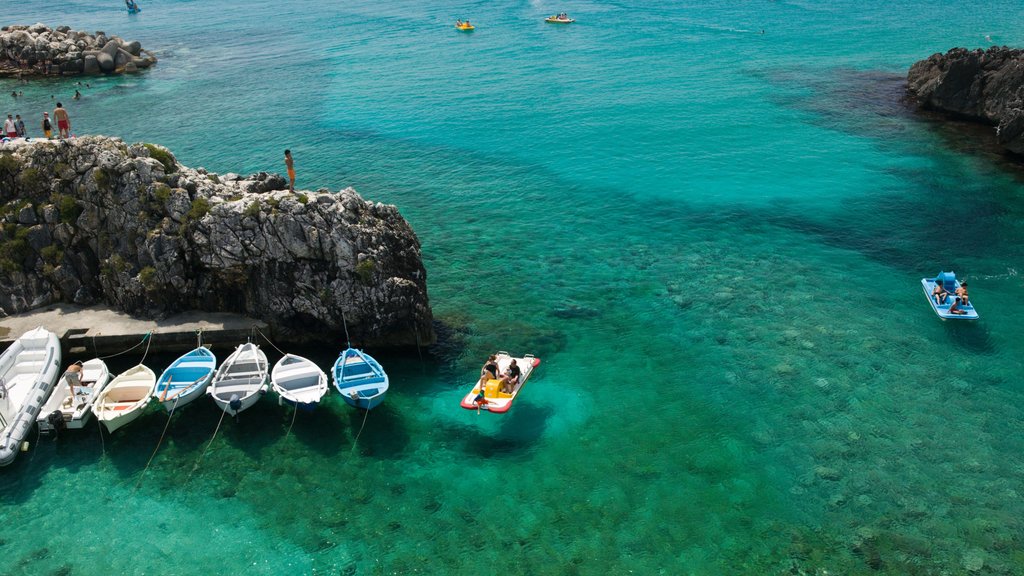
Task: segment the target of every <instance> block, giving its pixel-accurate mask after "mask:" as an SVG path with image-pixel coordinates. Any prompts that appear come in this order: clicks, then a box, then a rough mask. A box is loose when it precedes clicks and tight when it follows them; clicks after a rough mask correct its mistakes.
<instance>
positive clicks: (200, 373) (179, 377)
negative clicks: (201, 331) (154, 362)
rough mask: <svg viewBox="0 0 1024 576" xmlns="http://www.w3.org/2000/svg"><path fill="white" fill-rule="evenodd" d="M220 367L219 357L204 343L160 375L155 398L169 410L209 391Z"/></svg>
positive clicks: (181, 357) (180, 357) (154, 394)
mask: <svg viewBox="0 0 1024 576" xmlns="http://www.w3.org/2000/svg"><path fill="white" fill-rule="evenodd" d="M216 369H217V357H216V356H214V354H213V352H210V350H209V349H208V348H205V347H203V346H200V347H198V348H196V349H195V350H192V351H190V352H186V353H185V354H182V355H181V356H179V357H178V359H177V360H175V361H174V362H172V363H171V365H170V366H168V367H167V369H166V370H164V372H163V374H161V375H160V379H159V380H157V381H156V388H155V389H154V390H153V398H156V399H157V401H159V402H160V405H161V406H163V407H164V409H166V410H167V412H170V411H171V410H176V409H178V408H181V407H183V406H185V405H186V404H188V403H189V402H191V401H193V400H195V399H196V398H199V397H200V396H202V395H203V393H205V392H206V387H207V386H209V385H210V379H211V378H213V372H214V371H215V370H216Z"/></svg>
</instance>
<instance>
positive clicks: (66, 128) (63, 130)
mask: <svg viewBox="0 0 1024 576" xmlns="http://www.w3.org/2000/svg"><path fill="white" fill-rule="evenodd" d="M53 117H54V118H56V119H57V130H59V131H60V137H61V138H69V137H70V136H71V118H70V117H68V111H67V110H65V109H64V106H62V105H61V103H60V102H57V107H56V108H54V110H53Z"/></svg>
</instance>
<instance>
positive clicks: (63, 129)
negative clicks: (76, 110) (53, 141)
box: [2, 102, 71, 141]
mask: <svg viewBox="0 0 1024 576" xmlns="http://www.w3.org/2000/svg"><path fill="white" fill-rule="evenodd" d="M54 125H56V128H57V132H58V135H59V136H58V137H59V138H70V137H71V116H69V115H68V111H67V109H65V108H64V105H63V104H61V103H60V102H57V107H56V108H54V110H53V119H52V120H51V118H50V113H49V112H43V119H42V122H41V123H40V128H42V131H43V136H44V137H45V138H53V129H54ZM28 137H29V135H28V130H27V129H26V128H25V121H24V120H22V119H21V114H8V115H7V120H5V121H4V132H3V136H2V138H3V140H4V141H7V140H13V139H15V138H28Z"/></svg>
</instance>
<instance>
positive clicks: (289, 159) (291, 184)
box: [284, 150, 295, 192]
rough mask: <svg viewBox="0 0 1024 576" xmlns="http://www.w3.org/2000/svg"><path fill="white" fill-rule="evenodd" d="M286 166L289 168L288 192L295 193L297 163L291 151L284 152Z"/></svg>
mask: <svg viewBox="0 0 1024 576" xmlns="http://www.w3.org/2000/svg"><path fill="white" fill-rule="evenodd" d="M284 165H285V167H287V168H288V190H289V191H291V192H295V162H294V161H293V160H292V151H291V150H285V151H284Z"/></svg>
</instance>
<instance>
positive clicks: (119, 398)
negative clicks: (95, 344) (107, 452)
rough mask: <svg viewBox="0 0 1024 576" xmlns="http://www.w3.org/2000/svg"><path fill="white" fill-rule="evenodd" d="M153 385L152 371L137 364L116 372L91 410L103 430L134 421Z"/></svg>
mask: <svg viewBox="0 0 1024 576" xmlns="http://www.w3.org/2000/svg"><path fill="white" fill-rule="evenodd" d="M155 387H156V374H154V373H153V371H152V370H150V369H149V367H147V366H145V365H143V364H137V365H135V366H133V367H131V368H129V369H127V370H125V371H124V372H122V373H121V374H120V375H118V377H117V378H114V380H113V381H112V382H111V383H110V384H107V387H106V388H104V390H103V391H102V392H100V395H99V397H98V398H97V399H96V404H95V405H94V406H93V409H92V411H93V412H94V413H95V414H96V420H98V421H99V422H101V423H102V424H103V426H104V427H105V428H106V429H107V432H114V431H115V430H117V429H118V428H121V427H122V426H124V425H126V424H128V423H130V422H134V421H135V420H136V419H137V418H138V417H139V416H142V413H143V412H145V410H146V405H147V404H149V399H150V397H151V396H152V394H153V389H154V388H155Z"/></svg>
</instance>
